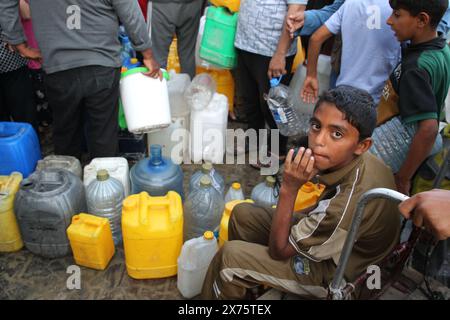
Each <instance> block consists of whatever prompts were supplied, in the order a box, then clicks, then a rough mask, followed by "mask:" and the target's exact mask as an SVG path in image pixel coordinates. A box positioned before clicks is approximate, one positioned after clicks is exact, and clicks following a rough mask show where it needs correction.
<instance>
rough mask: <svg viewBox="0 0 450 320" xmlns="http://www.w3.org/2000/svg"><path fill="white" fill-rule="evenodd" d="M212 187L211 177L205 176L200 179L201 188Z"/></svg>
mask: <svg viewBox="0 0 450 320" xmlns="http://www.w3.org/2000/svg"><path fill="white" fill-rule="evenodd" d="M210 185H211V179H210V178H209V176H206V175H203V176H202V177H201V178H200V186H202V187H209V186H210Z"/></svg>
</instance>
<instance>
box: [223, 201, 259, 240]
mask: <svg viewBox="0 0 450 320" xmlns="http://www.w3.org/2000/svg"><path fill="white" fill-rule="evenodd" d="M241 203H253V200H250V199H247V200H233V201H230V202H227V203H226V204H225V210H224V211H223V215H222V219H221V220H220V229H219V246H220V247H221V246H223V244H224V243H225V242H226V241H228V224H229V222H230V218H231V213H232V212H233V209H234V207H236V206H237V205H238V204H241Z"/></svg>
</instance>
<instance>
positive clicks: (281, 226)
mask: <svg viewBox="0 0 450 320" xmlns="http://www.w3.org/2000/svg"><path fill="white" fill-rule="evenodd" d="M293 155H294V150H290V151H289V153H288V155H287V156H286V162H285V168H284V173H283V183H282V185H281V188H280V198H279V200H278V204H277V209H276V211H275V214H274V216H273V220H272V225H271V228H270V237H269V254H270V256H271V257H272V258H273V259H275V260H285V259H288V258H290V257H292V256H294V255H296V254H297V251H296V249H295V248H294V247H293V246H292V244H291V243H290V242H289V236H290V229H291V221H292V215H293V211H294V205H295V200H296V198H297V193H298V190H299V189H300V187H301V186H302V185H303V184H305V183H306V182H307V181H309V180H310V179H311V178H312V177H313V176H314V175H315V174H316V173H317V170H316V169H314V157H313V156H312V152H311V150H310V149H307V150H305V149H304V148H301V149H300V150H299V152H298V153H297V155H296V156H295V158H294V159H293Z"/></svg>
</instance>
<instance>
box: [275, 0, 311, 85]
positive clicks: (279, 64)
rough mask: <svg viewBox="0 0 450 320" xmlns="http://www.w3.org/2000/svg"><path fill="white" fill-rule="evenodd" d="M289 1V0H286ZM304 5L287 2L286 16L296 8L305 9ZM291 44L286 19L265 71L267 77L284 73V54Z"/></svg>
mask: <svg viewBox="0 0 450 320" xmlns="http://www.w3.org/2000/svg"><path fill="white" fill-rule="evenodd" d="M291 1H292V0H291ZM288 3H289V1H288ZM305 7H306V6H304V5H301V4H289V7H288V12H287V14H286V16H288V15H289V14H290V12H293V11H297V10H305ZM291 45H292V39H291V38H290V36H289V32H288V30H287V27H286V19H284V22H283V28H282V29H281V36H280V40H279V41H278V46H277V50H276V51H275V53H274V55H273V57H272V59H271V60H270V64H269V70H268V71H267V76H268V77H269V79H272V78H274V77H279V76H281V75H285V74H286V73H287V72H286V54H287V52H288V50H289V48H290V47H291Z"/></svg>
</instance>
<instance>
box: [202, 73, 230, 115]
mask: <svg viewBox="0 0 450 320" xmlns="http://www.w3.org/2000/svg"><path fill="white" fill-rule="evenodd" d="M196 73H197V74H201V73H207V74H209V75H210V76H211V77H212V78H213V79H214V81H215V82H216V86H217V93H221V94H223V95H225V96H226V97H227V98H228V106H229V111H230V112H233V111H234V79H233V76H232V74H231V71H230V70H215V69H205V68H202V67H197V68H196Z"/></svg>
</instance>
